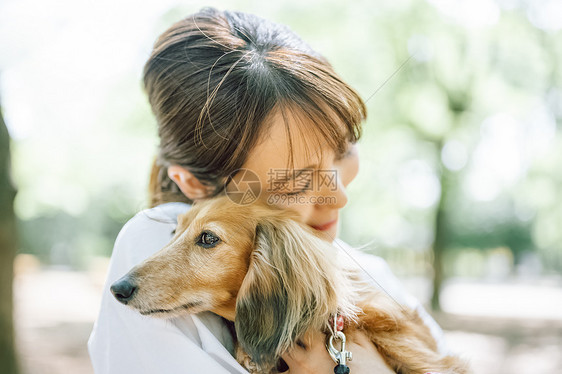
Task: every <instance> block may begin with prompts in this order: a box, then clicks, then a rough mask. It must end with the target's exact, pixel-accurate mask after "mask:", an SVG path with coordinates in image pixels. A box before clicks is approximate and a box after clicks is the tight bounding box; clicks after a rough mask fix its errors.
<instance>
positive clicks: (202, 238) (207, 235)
mask: <svg viewBox="0 0 562 374" xmlns="http://www.w3.org/2000/svg"><path fill="white" fill-rule="evenodd" d="M219 241H220V238H219V237H218V236H216V235H215V234H213V233H212V232H210V231H203V232H202V233H201V235H199V240H198V241H197V245H199V246H201V247H203V248H211V247H214V246H215V245H217V243H218V242H219Z"/></svg>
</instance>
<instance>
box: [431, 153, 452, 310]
mask: <svg viewBox="0 0 562 374" xmlns="http://www.w3.org/2000/svg"><path fill="white" fill-rule="evenodd" d="M437 145H438V148H437V149H439V150H441V149H442V148H443V143H442V142H439V143H438V144H437ZM450 179H451V177H450V171H449V170H448V169H447V168H446V167H445V166H444V165H443V164H441V170H440V173H439V182H440V183H441V197H440V199H439V205H438V206H437V212H436V213H435V230H434V232H435V240H434V241H433V294H432V296H431V308H432V309H433V310H434V311H440V310H441V302H440V295H441V286H442V285H443V279H444V278H445V277H444V274H443V270H444V269H443V254H444V253H445V250H446V249H447V244H448V243H447V229H448V228H447V227H446V221H447V219H446V214H447V213H446V212H447V210H446V207H445V206H446V203H447V192H448V190H449V187H450Z"/></svg>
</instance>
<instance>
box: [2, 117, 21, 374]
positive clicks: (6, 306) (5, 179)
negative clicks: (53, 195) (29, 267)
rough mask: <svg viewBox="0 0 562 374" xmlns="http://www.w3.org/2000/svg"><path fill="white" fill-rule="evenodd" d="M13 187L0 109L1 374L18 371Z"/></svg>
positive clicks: (6, 136)
mask: <svg viewBox="0 0 562 374" xmlns="http://www.w3.org/2000/svg"><path fill="white" fill-rule="evenodd" d="M15 195H16V190H15V188H14V187H13V185H12V182H11V177H10V136H9V134H8V129H7V128H6V124H5V123H4V118H3V116H2V110H1V108H0V373H3V374H16V373H18V372H19V370H18V364H17V359H16V349H15V343H14V323H13V305H14V303H13V289H12V284H13V277H14V257H15V255H16V247H17V244H16V219H15V215H14V197H15Z"/></svg>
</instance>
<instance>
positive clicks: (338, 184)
mask: <svg viewBox="0 0 562 374" xmlns="http://www.w3.org/2000/svg"><path fill="white" fill-rule="evenodd" d="M326 173H327V174H326V175H325V176H320V178H319V182H320V183H319V187H320V190H319V196H318V203H320V204H321V205H327V206H329V207H330V208H333V209H341V208H343V207H344V206H345V204H347V194H346V193H345V186H344V184H343V181H342V178H341V175H340V171H339V170H337V169H334V170H328V171H326Z"/></svg>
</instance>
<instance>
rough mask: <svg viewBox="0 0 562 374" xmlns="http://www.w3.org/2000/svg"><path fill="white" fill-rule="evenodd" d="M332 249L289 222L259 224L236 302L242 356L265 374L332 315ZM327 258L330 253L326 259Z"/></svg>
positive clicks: (335, 297) (334, 274) (336, 300)
mask: <svg viewBox="0 0 562 374" xmlns="http://www.w3.org/2000/svg"><path fill="white" fill-rule="evenodd" d="M329 251H334V249H333V247H332V246H331V245H330V244H329V243H327V242H325V241H324V240H322V239H320V238H317V237H316V236H314V235H313V234H311V233H309V232H306V231H305V229H304V228H303V227H301V226H300V224H298V223H297V222H295V221H293V220H290V219H269V218H268V219H262V220H261V222H259V223H258V225H257V227H256V237H255V242H254V251H253V253H252V257H251V260H250V266H249V269H248V273H247V275H246V277H245V278H244V281H243V283H242V286H241V288H240V292H239V293H238V297H237V300H236V317H235V326H236V333H237V336H238V339H239V341H240V343H241V345H242V347H243V348H244V350H245V351H246V352H247V353H248V354H249V355H250V356H251V357H252V360H253V361H254V362H255V363H256V364H257V365H258V366H259V367H260V368H261V369H268V368H270V367H272V365H274V364H275V362H276V361H277V359H278V358H279V357H280V356H281V355H282V354H283V353H285V352H286V351H287V350H288V349H289V348H290V347H292V345H293V344H294V343H295V342H296V341H297V339H299V338H301V337H302V336H303V335H304V333H305V332H306V331H307V330H308V329H322V328H323V327H325V326H326V325H327V323H328V319H329V317H330V315H331V314H332V313H334V312H335V311H337V310H338V308H339V307H340V304H341V300H340V298H339V297H338V295H337V293H338V291H337V290H338V288H339V287H338V286H337V284H336V282H337V274H338V272H337V271H336V270H335V266H334V263H335V262H333V261H330V260H329V256H330V253H328V252H329ZM332 254H333V253H332Z"/></svg>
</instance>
